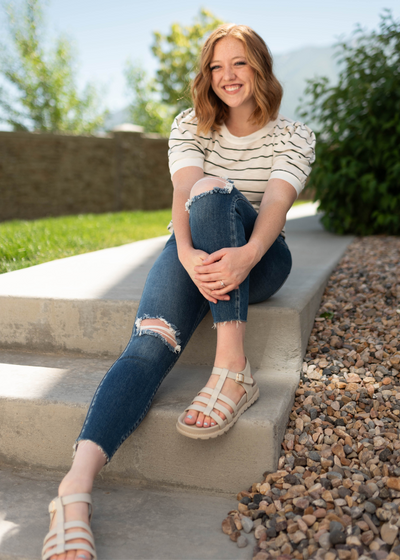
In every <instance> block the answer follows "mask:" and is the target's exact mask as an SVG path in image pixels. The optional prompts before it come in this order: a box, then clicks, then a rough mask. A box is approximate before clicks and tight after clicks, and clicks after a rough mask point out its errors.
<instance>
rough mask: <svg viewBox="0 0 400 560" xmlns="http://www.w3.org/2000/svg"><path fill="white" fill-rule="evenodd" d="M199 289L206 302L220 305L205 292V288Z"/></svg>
mask: <svg viewBox="0 0 400 560" xmlns="http://www.w3.org/2000/svg"><path fill="white" fill-rule="evenodd" d="M197 287H198V288H199V292H200V293H201V295H202V296H204V297H205V298H206V300H208V301H211V303H218V300H217V299H216V298H215V297H213V296H210V294H209V293H207V292H206V291H205V290H203V288H200V286H197Z"/></svg>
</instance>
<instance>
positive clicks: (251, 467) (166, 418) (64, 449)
mask: <svg viewBox="0 0 400 560" xmlns="http://www.w3.org/2000/svg"><path fill="white" fill-rule="evenodd" d="M111 362H112V361H111V360H110V359H109V358H108V359H107V358H102V359H95V358H93V357H82V356H71V355H67V356H60V355H50V354H34V353H23V352H21V351H19V352H11V351H4V350H3V351H1V352H0V425H1V430H0V463H2V464H5V465H14V466H25V467H27V466H31V467H35V468H46V469H53V470H58V471H63V470H67V469H68V468H69V467H70V464H71V456H72V445H73V443H74V441H75V439H76V437H77V436H78V434H79V432H80V429H81V426H82V423H83V420H84V418H85V415H86V411H87V408H88V406H89V404H90V401H91V399H92V396H93V393H94V391H95V389H96V387H97V385H98V384H99V382H100V381H101V379H102V377H103V375H104V372H105V371H106V370H107V368H108V366H109V365H111ZM209 374H210V368H209V367H204V366H186V365H179V364H178V365H176V366H175V368H174V369H173V370H172V371H171V372H170V374H169V375H168V377H167V378H166V380H165V381H164V383H163V384H162V386H161V388H160V389H159V391H158V393H157V395H156V398H155V401H154V403H153V406H152V407H151V409H150V411H149V413H148V415H147V416H146V418H145V419H144V421H143V422H142V424H141V425H140V426H139V428H138V429H137V430H136V431H135V432H134V433H133V434H132V436H131V437H129V438H128V439H127V440H126V441H125V442H124V444H123V445H122V446H121V448H120V449H119V450H118V452H117V453H116V455H115V456H114V458H113V460H112V461H111V462H110V464H109V465H108V466H107V467H106V468H105V469H104V471H102V472H104V477H115V476H118V477H119V478H120V479H129V480H136V481H142V482H147V483H151V484H153V485H158V484H170V485H176V486H180V487H188V488H195V489H204V490H210V491H224V492H233V493H237V492H238V491H239V490H241V489H244V488H247V487H248V486H250V485H251V484H252V483H253V482H254V481H256V480H260V478H261V476H262V473H263V472H264V471H273V470H275V469H276V465H277V462H278V459H279V452H280V442H281V439H282V437H283V433H284V430H285V426H286V422H287V418H288V415H289V412H290V408H291V404H292V398H293V395H294V392H295V390H296V387H297V383H298V376H297V374H296V372H293V371H292V370H290V369H288V370H286V371H284V370H283V371H280V373H279V375H275V374H274V373H273V372H266V371H264V370H262V369H257V368H256V369H255V370H254V377H255V379H256V380H257V383H258V384H259V386H260V398H259V400H258V401H257V403H255V404H254V405H253V406H252V407H250V408H249V409H248V410H247V411H246V413H245V414H243V416H241V417H240V419H239V420H238V422H237V423H236V425H235V427H234V428H233V429H232V430H230V431H229V432H228V433H227V434H226V435H223V436H221V437H218V438H216V439H212V440H208V441H199V440H192V439H189V438H186V437H184V436H182V435H180V434H179V433H178V432H177V431H176V427H175V425H176V421H177V418H178V416H179V415H180V414H181V412H182V411H183V410H184V409H185V408H186V406H187V405H188V404H189V403H190V402H191V400H192V398H193V397H194V395H195V394H196V393H197V392H198V391H199V389H200V388H201V387H203V386H204V384H205V383H206V381H207V379H208V377H209Z"/></svg>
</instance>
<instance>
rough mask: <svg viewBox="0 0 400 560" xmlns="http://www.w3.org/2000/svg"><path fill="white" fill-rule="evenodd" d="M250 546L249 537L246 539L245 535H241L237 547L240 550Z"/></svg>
mask: <svg viewBox="0 0 400 560" xmlns="http://www.w3.org/2000/svg"><path fill="white" fill-rule="evenodd" d="M248 544H249V541H248V540H247V537H245V536H244V535H240V537H239V538H238V540H237V541H236V545H237V546H238V548H245V547H246V546H247V545H248Z"/></svg>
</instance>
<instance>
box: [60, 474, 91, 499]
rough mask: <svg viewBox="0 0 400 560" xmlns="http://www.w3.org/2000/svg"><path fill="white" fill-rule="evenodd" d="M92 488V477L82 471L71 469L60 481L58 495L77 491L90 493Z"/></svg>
mask: <svg viewBox="0 0 400 560" xmlns="http://www.w3.org/2000/svg"><path fill="white" fill-rule="evenodd" d="M92 488H93V479H91V478H90V477H88V476H86V475H84V474H82V473H75V472H74V471H73V470H70V471H69V473H68V474H67V475H66V476H65V477H64V478H63V480H62V481H61V483H60V486H59V487H58V493H59V495H60V496H62V495H67V494H71V493H79V492H84V493H88V494H90V493H91V491H92Z"/></svg>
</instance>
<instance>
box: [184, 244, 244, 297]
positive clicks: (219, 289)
mask: <svg viewBox="0 0 400 560" xmlns="http://www.w3.org/2000/svg"><path fill="white" fill-rule="evenodd" d="M184 260H185V262H184V263H183V265H184V267H185V269H186V270H187V272H188V274H189V275H190V277H191V278H192V280H193V282H194V283H195V284H196V286H197V287H198V289H199V291H200V292H201V294H202V295H203V296H204V297H205V298H206V299H207V300H208V301H212V302H213V303H217V301H218V300H221V301H228V300H229V299H230V297H229V295H228V293H229V292H231V291H232V290H237V289H238V287H239V285H240V284H241V283H242V282H243V280H245V279H246V278H247V276H248V275H249V273H250V270H251V269H252V268H253V266H254V264H255V263H254V260H253V256H252V255H251V254H250V253H249V251H248V250H246V246H244V247H229V248H226V249H220V250H219V251H216V252H215V253H212V254H211V255H208V254H207V253H205V252H204V251H199V250H196V249H192V250H191V251H190V253H189V254H187V255H186V258H185V259H184ZM221 282H223V283H224V286H222V284H221Z"/></svg>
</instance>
